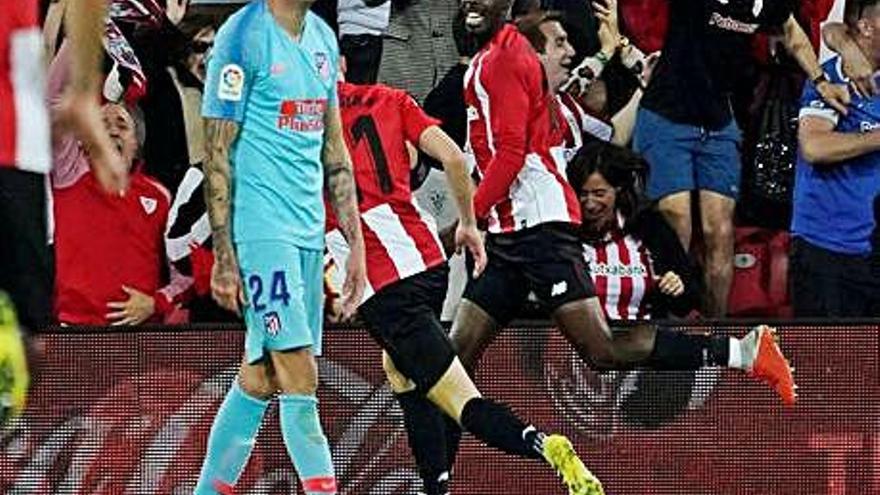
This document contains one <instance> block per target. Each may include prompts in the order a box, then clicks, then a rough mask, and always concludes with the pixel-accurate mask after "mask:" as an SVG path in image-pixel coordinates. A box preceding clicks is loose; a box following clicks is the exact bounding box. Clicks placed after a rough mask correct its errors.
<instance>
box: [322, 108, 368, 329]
mask: <svg viewBox="0 0 880 495" xmlns="http://www.w3.org/2000/svg"><path fill="white" fill-rule="evenodd" d="M321 162H322V163H323V164H324V187H325V189H326V190H327V197H328V199H329V201H330V206H331V207H332V208H333V211H334V212H335V213H336V218H337V220H338V221H339V229H340V230H341V231H342V235H343V236H344V237H345V240H346V241H347V242H348V246H349V249H350V251H349V255H348V261H347V263H346V267H345V282H344V283H343V285H342V317H343V319H348V318H350V317H351V316H353V315H354V313H355V311H356V310H357V307H358V305H359V304H360V303H361V299H362V298H363V294H364V290H365V288H366V284H367V265H366V254H365V253H364V239H363V235H362V234H361V217H360V213H359V212H358V205H357V194H356V189H355V182H354V173H353V167H352V164H351V156H350V155H349V154H348V148H346V146H345V138H344V137H343V135H342V117H341V116H340V114H339V107H338V106H335V105H334V106H331V107H330V108H328V109H327V113H326V114H324V148H323V149H322V151H321Z"/></svg>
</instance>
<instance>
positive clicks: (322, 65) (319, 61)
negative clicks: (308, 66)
mask: <svg viewBox="0 0 880 495" xmlns="http://www.w3.org/2000/svg"><path fill="white" fill-rule="evenodd" d="M315 70H316V71H318V75H319V76H321V79H323V80H324V81H326V80H328V79H330V61H329V60H328V59H327V54H326V53H324V52H315Z"/></svg>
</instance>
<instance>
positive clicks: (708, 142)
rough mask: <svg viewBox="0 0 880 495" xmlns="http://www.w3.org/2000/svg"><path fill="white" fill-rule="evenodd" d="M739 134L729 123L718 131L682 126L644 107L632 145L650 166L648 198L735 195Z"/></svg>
mask: <svg viewBox="0 0 880 495" xmlns="http://www.w3.org/2000/svg"><path fill="white" fill-rule="evenodd" d="M740 142H741V133H740V130H739V128H738V127H737V125H736V122H735V121H734V120H733V119H731V121H730V122H729V123H728V124H727V125H725V126H724V127H722V128H721V129H718V130H712V129H707V128H705V127H699V126H695V125H690V124H680V123H677V122H674V121H672V120H669V119H667V118H665V117H663V116H661V115H660V114H657V113H654V112H652V111H650V110H647V109H645V108H640V109H639V113H638V117H637V118H636V128H635V134H634V137H633V147H634V148H635V150H636V151H638V152H639V153H641V155H642V156H643V157H644V158H645V159H646V160H647V161H648V163H650V164H651V171H650V173H649V174H648V196H649V197H650V198H651V199H660V198H663V197H665V196H669V195H670V194H675V193H678V192H682V191H694V190H702V191H713V192H717V193H719V194H721V195H724V196H727V197H729V198H731V199H734V200H735V199H737V196H738V194H739V178H740V150H739V148H740Z"/></svg>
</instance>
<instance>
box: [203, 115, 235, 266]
mask: <svg viewBox="0 0 880 495" xmlns="http://www.w3.org/2000/svg"><path fill="white" fill-rule="evenodd" d="M237 135H238V124H236V123H235V122H232V121H227V120H208V123H207V126H206V138H207V143H208V149H207V160H206V161H205V166H204V172H205V204H206V206H207V209H208V218H209V219H210V222H211V231H212V234H213V241H214V250H215V252H216V253H218V254H219V255H221V256H218V258H221V257H222V258H227V256H229V255H231V254H232V249H231V248H232V235H231V232H230V216H231V204H232V198H231V196H230V193H231V191H232V169H231V167H230V164H229V149H230V147H231V146H232V142H233V141H234V140H235V137H236V136H237ZM217 261H218V263H219V262H225V261H227V260H226V259H223V260H221V259H218V260H217Z"/></svg>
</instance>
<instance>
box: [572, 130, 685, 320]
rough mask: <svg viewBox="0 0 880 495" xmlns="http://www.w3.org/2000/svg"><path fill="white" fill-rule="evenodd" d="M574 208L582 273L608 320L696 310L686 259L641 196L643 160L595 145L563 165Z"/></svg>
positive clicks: (588, 145)
mask: <svg viewBox="0 0 880 495" xmlns="http://www.w3.org/2000/svg"><path fill="white" fill-rule="evenodd" d="M567 173H568V180H569V182H570V183H571V184H572V186H573V187H574V188H575V191H576V192H577V194H578V199H579V200H580V204H581V215H582V216H583V223H582V226H581V233H580V235H581V239H582V241H583V245H584V256H585V258H586V260H587V262H588V263H589V264H590V276H591V277H592V279H593V284H594V285H595V288H596V295H597V296H598V297H599V299H600V301H601V303H602V306H603V308H604V310H605V314H606V316H607V317H608V318H609V319H610V320H643V319H650V318H664V317H667V316H668V315H669V314H673V315H675V316H680V317H682V316H685V315H687V314H688V313H690V312H691V311H692V310H694V309H697V307H698V305H699V291H698V290H697V286H696V278H695V277H693V274H692V271H691V265H690V262H689V260H688V257H687V254H686V253H685V252H684V250H683V249H682V247H681V244H680V243H679V242H678V240H677V237H676V236H675V232H674V231H673V230H672V228H671V227H670V226H669V225H668V224H667V223H666V221H665V220H664V219H663V217H662V216H661V215H660V213H659V212H657V210H656V209H655V208H653V207H652V206H653V205H646V204H645V203H644V201H642V197H641V184H642V183H643V179H644V177H645V175H646V173H647V163H646V162H645V161H644V160H643V159H642V158H641V157H640V156H639V155H637V154H636V153H634V152H632V151H630V150H629V149H627V148H622V147H620V146H616V145H613V144H609V143H605V142H601V141H598V140H594V141H590V142H588V143H586V144H585V145H584V146H583V147H582V148H581V149H580V150H579V151H578V153H577V154H576V155H575V157H574V158H573V159H572V160H571V161H570V162H569V165H568V170H567Z"/></svg>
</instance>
